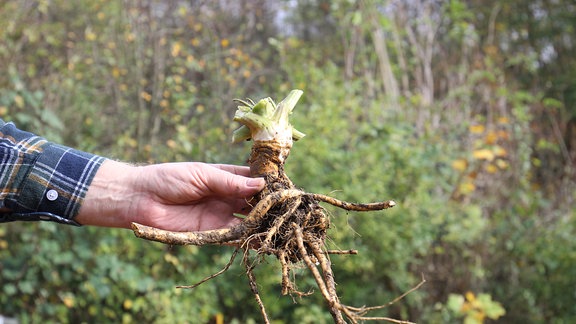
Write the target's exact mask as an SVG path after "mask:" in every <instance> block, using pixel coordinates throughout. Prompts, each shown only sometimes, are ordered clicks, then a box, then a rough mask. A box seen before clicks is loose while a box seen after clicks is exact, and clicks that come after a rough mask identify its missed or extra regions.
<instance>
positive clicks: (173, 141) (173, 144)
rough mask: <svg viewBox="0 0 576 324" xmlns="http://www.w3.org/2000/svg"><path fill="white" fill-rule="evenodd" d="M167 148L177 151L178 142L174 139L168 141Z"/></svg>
mask: <svg viewBox="0 0 576 324" xmlns="http://www.w3.org/2000/svg"><path fill="white" fill-rule="evenodd" d="M166 146H168V147H169V148H171V149H175V148H176V146H178V144H176V141H175V140H173V139H169V140H167V141H166Z"/></svg>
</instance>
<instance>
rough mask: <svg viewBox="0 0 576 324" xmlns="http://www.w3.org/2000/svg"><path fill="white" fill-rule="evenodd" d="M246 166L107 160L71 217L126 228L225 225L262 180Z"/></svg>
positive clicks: (184, 228) (245, 210)
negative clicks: (136, 163)
mask: <svg viewBox="0 0 576 324" xmlns="http://www.w3.org/2000/svg"><path fill="white" fill-rule="evenodd" d="M249 175H250V170H249V168H248V167H241V166H234V165H223V164H205V163H196V162H188V163H166V164H155V165H149V166H141V167H135V166H130V165H128V164H124V163H120V162H115V161H111V160H107V161H106V162H104V164H103V165H102V166H101V167H100V169H99V170H98V172H97V173H96V176H95V177H94V180H93V181H92V183H91V185H90V188H89V189H88V193H87V194H86V197H85V200H84V203H83V204H82V208H81V209H80V213H79V214H78V215H77V216H76V221H78V222H79V223H80V224H83V225H97V226H107V227H122V228H130V224H131V223H132V222H136V223H140V224H143V225H147V226H152V227H156V228H161V229H165V230H169V231H176V232H180V231H203V230H209V229H216V228H224V227H230V226H232V225H234V224H236V223H238V222H239V221H240V219H238V218H237V217H235V216H233V214H234V213H241V214H247V213H248V212H249V211H250V209H251V207H250V206H249V205H248V203H247V201H248V199H249V198H250V197H252V196H253V195H254V194H256V193H257V192H258V191H260V190H262V188H263V187H264V185H265V181H264V179H261V178H250V177H249Z"/></svg>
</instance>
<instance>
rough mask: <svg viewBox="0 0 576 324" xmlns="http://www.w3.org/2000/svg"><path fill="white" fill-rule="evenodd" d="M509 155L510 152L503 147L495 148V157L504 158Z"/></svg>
mask: <svg viewBox="0 0 576 324" xmlns="http://www.w3.org/2000/svg"><path fill="white" fill-rule="evenodd" d="M507 154H508V152H506V150H505V149H504V148H503V147H502V146H496V147H495V148H494V155H496V156H497V157H503V156H506V155H507Z"/></svg>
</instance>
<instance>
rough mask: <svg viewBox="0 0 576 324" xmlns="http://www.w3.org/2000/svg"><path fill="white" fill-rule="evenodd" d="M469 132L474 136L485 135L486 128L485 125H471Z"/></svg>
mask: <svg viewBox="0 0 576 324" xmlns="http://www.w3.org/2000/svg"><path fill="white" fill-rule="evenodd" d="M468 130H469V131H470V133H472V134H482V133H484V130H485V127H484V125H471V126H470V127H469V128H468Z"/></svg>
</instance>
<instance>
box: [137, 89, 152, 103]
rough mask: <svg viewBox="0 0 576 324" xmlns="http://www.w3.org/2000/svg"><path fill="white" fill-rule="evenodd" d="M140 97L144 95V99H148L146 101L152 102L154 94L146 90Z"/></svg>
mask: <svg viewBox="0 0 576 324" xmlns="http://www.w3.org/2000/svg"><path fill="white" fill-rule="evenodd" d="M140 97H142V99H144V100H146V101H148V102H150V101H151V100H152V95H151V94H149V93H148V92H146V91H142V92H141V93H140Z"/></svg>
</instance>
